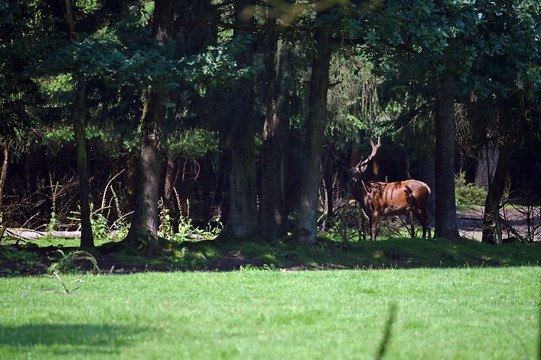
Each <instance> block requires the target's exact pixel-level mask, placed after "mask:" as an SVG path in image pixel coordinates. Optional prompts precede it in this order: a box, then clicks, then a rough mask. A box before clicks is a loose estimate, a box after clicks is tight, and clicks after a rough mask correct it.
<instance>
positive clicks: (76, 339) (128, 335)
mask: <svg viewBox="0 0 541 360" xmlns="http://www.w3.org/2000/svg"><path fill="white" fill-rule="evenodd" d="M145 330H146V329H145V328H143V327H133V326H122V325H107V324H28V325H21V326H0V349H2V350H1V353H2V354H3V355H2V356H4V355H6V356H9V355H10V354H11V355H13V356H17V354H19V355H20V354H22V353H29V354H30V353H33V354H36V355H35V356H38V357H39V353H41V354H47V356H48V357H55V356H57V355H58V356H59V355H62V356H68V357H71V356H74V357H79V356H81V354H88V355H92V354H98V355H99V354H103V355H112V354H115V353H118V352H119V351H120V349H121V348H122V347H125V346H129V345H130V344H131V343H133V342H134V341H136V340H135V335H137V334H139V333H141V332H143V331H145Z"/></svg>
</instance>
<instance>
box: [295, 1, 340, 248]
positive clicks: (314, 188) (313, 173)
mask: <svg viewBox="0 0 541 360" xmlns="http://www.w3.org/2000/svg"><path fill="white" fill-rule="evenodd" d="M335 9H336V8H335ZM331 13H332V9H331V10H329V9H326V10H325V11H322V12H319V13H318V14H317V15H316V23H317V26H316V29H315V31H314V44H315V47H316V50H315V51H314V54H313V58H312V74H311V77H310V95H309V98H308V108H309V110H308V117H307V119H306V140H305V141H306V146H305V149H306V153H305V165H304V166H305V167H304V169H303V171H302V173H303V174H302V176H301V188H300V194H299V195H300V196H299V214H298V217H297V220H296V222H295V236H296V238H297V240H298V241H299V242H300V243H307V244H314V243H315V241H316V235H317V209H318V194H319V192H318V190H319V185H320V180H321V170H320V168H321V147H322V145H323V133H324V130H325V124H326V120H327V91H328V88H329V66H330V59H331V54H332V31H331V26H330V25H331V24H330V21H329V17H330V16H331Z"/></svg>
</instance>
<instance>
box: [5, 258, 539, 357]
mask: <svg viewBox="0 0 541 360" xmlns="http://www.w3.org/2000/svg"><path fill="white" fill-rule="evenodd" d="M540 275H541V270H540V268H538V267H534V266H524V267H497V268H476V269H473V268H460V269H457V268H447V269H400V270H398V269H387V270H378V271H356V270H334V271H297V272H284V271H236V272H224V273H213V272H189V273H182V272H175V273H173V272H172V273H139V274H135V275H113V276H104V275H102V276H86V275H81V276H75V275H69V276H68V275H64V276H62V279H63V280H64V281H65V283H66V285H67V286H68V288H69V289H71V288H75V287H76V286H80V288H79V289H78V290H76V291H74V292H72V293H70V294H62V293H57V292H54V291H43V290H40V287H43V288H45V289H48V288H55V289H58V290H62V289H63V288H62V286H61V284H60V282H59V281H58V280H57V279H56V278H49V277H45V276H37V277H13V278H2V279H0V299H1V300H0V301H1V305H2V308H1V314H0V315H1V316H0V358H2V359H59V358H69V359H373V358H374V356H375V354H376V353H377V350H378V346H379V343H380V341H381V339H382V337H383V332H384V328H385V322H386V318H387V316H388V312H389V308H390V306H392V305H393V304H395V305H396V309H397V312H396V317H395V322H394V324H393V327H392V334H391V338H390V340H389V345H388V348H387V353H386V358H388V359H506V360H508V359H533V358H536V356H537V352H538V343H539V316H538V315H539V309H538V308H539V296H540V294H541V282H540V279H541V277H540ZM76 279H81V280H82V281H83V282H82V283H79V282H75V283H72V281H74V280H76Z"/></svg>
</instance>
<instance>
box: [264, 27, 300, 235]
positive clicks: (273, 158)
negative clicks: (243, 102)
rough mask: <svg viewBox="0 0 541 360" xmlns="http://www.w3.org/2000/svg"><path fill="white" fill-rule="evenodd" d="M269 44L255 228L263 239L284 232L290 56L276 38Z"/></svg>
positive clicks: (285, 223)
mask: <svg viewBox="0 0 541 360" xmlns="http://www.w3.org/2000/svg"><path fill="white" fill-rule="evenodd" d="M269 42H270V43H271V44H270V45H269V46H268V47H267V51H268V53H267V54H266V74H267V82H266V94H265V103H266V104H265V107H266V114H265V123H264V126H263V139H262V140H263V143H262V146H261V194H260V205H259V225H258V228H259V232H260V233H261V234H262V236H263V237H264V238H266V239H275V238H279V237H281V236H284V235H285V234H286V232H287V209H286V194H285V192H286V189H285V186H286V168H287V149H288V140H287V138H288V131H289V101H290V98H291V94H290V87H291V86H292V81H293V79H292V74H291V71H292V69H291V62H292V57H293V55H292V52H291V47H290V44H288V43H287V42H284V41H279V40H278V38H277V37H276V36H272V35H271V39H270V40H269Z"/></svg>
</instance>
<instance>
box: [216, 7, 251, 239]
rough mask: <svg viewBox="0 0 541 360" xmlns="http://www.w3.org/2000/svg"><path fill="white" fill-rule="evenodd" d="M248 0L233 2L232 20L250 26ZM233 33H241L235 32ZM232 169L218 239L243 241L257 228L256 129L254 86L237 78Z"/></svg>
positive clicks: (241, 58)
mask: <svg viewBox="0 0 541 360" xmlns="http://www.w3.org/2000/svg"><path fill="white" fill-rule="evenodd" d="M249 4H251V3H250V2H249V1H238V2H235V22H236V24H238V25H250V24H252V23H253V17H251V16H250V17H246V16H245V14H244V10H245V8H246V6H248V5H249ZM235 35H236V36H242V35H244V32H242V31H238V30H237V31H235ZM253 52H254V49H253V45H252V44H248V45H246V50H245V51H244V53H242V54H239V55H237V56H236V60H237V63H238V64H239V65H241V66H242V65H247V64H251V63H252V62H253ZM229 95H230V99H231V101H230V104H231V105H232V107H233V111H232V114H231V130H230V134H229V146H230V149H231V168H230V173H229V217H228V219H227V223H226V224H225V227H224V230H223V231H222V232H221V234H220V237H219V239H220V240H221V241H245V240H248V239H249V237H251V236H252V235H254V234H255V231H256V229H257V206H256V171H255V139H254V136H255V129H254V122H253V112H254V87H253V81H252V80H251V79H246V78H243V79H240V80H238V81H237V83H236V84H235V86H234V88H233V89H232V90H231V92H230V94H229Z"/></svg>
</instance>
